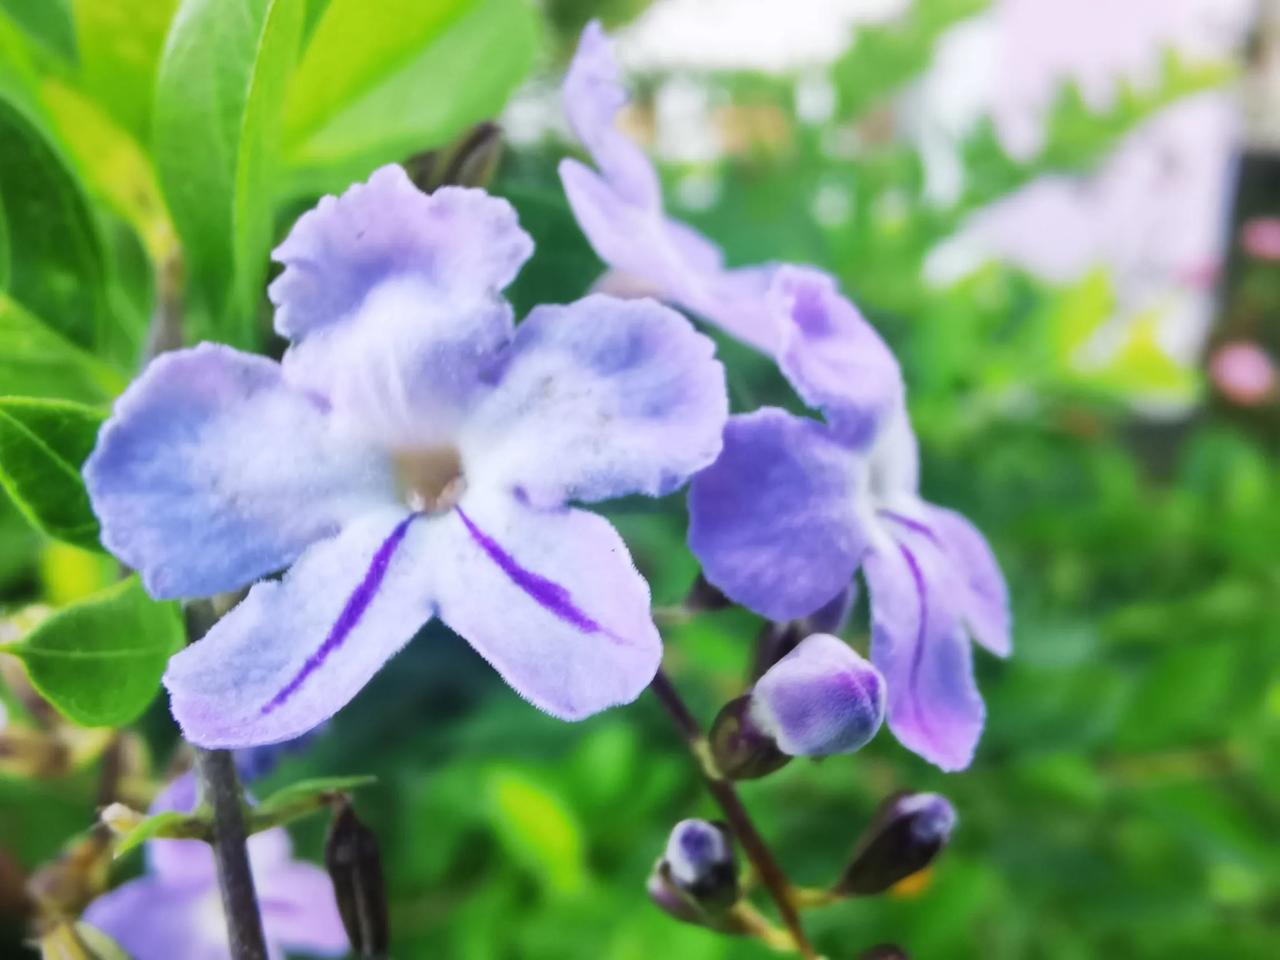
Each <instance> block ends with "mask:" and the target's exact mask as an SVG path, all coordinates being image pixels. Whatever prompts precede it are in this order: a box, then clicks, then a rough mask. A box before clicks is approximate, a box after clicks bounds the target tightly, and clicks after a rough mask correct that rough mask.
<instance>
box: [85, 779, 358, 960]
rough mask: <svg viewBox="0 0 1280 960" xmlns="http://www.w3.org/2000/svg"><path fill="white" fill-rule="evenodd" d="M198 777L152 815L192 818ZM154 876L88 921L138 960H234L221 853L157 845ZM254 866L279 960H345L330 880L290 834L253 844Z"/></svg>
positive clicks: (105, 899) (189, 843)
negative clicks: (298, 855) (296, 958)
mask: <svg viewBox="0 0 1280 960" xmlns="http://www.w3.org/2000/svg"><path fill="white" fill-rule="evenodd" d="M195 806H196V788H195V778H194V777H193V776H191V775H190V774H186V775H184V776H181V777H179V778H178V779H177V780H175V781H173V783H171V784H170V785H169V786H168V787H166V788H165V789H164V791H162V792H161V794H160V796H158V797H157V798H156V801H155V803H154V804H152V807H151V812H152V813H160V812H165V811H171V810H173V811H178V812H182V813H190V812H191V811H192V810H194V809H195ZM146 853H147V868H148V869H147V873H146V875H145V876H142V877H139V878H138V879H136V880H130V881H129V882H128V883H125V884H122V885H121V886H119V887H117V888H116V889H115V890H112V891H111V892H110V893H107V894H104V895H103V896H101V897H99V898H98V899H96V900H94V901H93V902H92V903H91V904H89V907H88V909H87V910H85V914H84V921H85V923H87V924H89V925H90V926H92V927H96V928H97V929H99V930H101V931H102V932H103V933H106V934H108V935H109V936H111V937H112V938H113V939H114V940H115V941H116V942H117V943H118V944H119V945H120V946H121V947H123V948H124V950H125V951H126V952H127V953H128V955H129V956H130V957H133V958H134V960H178V958H181V960H228V958H230V956H231V948H230V946H229V945H228V942H227V925H226V921H225V920H224V919H223V912H222V900H221V898H220V896H219V894H218V878H217V873H216V870H215V867H214V861H213V852H212V850H210V848H209V845H208V844H206V843H205V842H204V841H202V840H151V841H149V842H148V843H147V844H146ZM249 865H250V869H251V870H252V871H253V880H254V886H255V887H256V888H257V894H258V905H259V908H260V910H261V911H262V927H263V932H264V934H265V935H266V938H267V944H268V950H269V952H270V956H271V957H273V958H279V957H283V956H284V953H285V950H286V949H288V950H290V951H294V950H296V951H300V952H302V953H306V954H314V955H318V956H344V955H345V954H346V952H347V935H346V932H345V931H344V930H343V926H342V918H341V917H340V916H339V915H338V906H337V903H336V902H335V901H334V896H333V887H332V885H331V884H330V882H329V877H328V875H327V874H326V873H325V872H324V871H323V870H321V869H320V868H319V867H316V866H313V865H311V864H309V863H301V862H299V861H297V860H294V859H293V858H292V857H291V856H290V843H289V835H288V834H287V833H286V832H285V831H284V829H283V828H276V829H273V830H266V831H263V832H262V833H256V834H254V835H253V836H252V837H250V838H249Z"/></svg>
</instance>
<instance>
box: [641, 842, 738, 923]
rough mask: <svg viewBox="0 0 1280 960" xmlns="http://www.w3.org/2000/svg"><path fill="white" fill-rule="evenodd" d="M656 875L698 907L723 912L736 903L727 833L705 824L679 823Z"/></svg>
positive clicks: (734, 863)
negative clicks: (664, 879)
mask: <svg viewBox="0 0 1280 960" xmlns="http://www.w3.org/2000/svg"><path fill="white" fill-rule="evenodd" d="M659 872H661V873H662V874H663V876H664V877H665V878H666V879H667V880H668V881H669V882H670V883H671V885H672V886H674V887H675V888H676V889H677V890H679V891H680V892H681V893H683V894H685V895H686V896H687V897H688V898H689V899H690V900H692V901H693V902H694V903H696V904H697V905H698V906H700V907H702V908H704V909H708V910H716V909H724V908H726V907H729V906H732V905H733V904H734V903H735V902H737V899H738V865H737V861H736V859H735V858H734V855H733V838H732V837H731V836H730V835H729V831H728V830H727V829H726V828H725V827H723V826H721V825H720V824H717V823H711V822H709V821H707V820H681V821H680V822H679V823H677V824H676V825H675V827H674V828H673V829H672V831H671V837H670V838H669V839H668V840H667V850H666V854H665V855H664V856H663V859H662V863H661V864H660V866H659Z"/></svg>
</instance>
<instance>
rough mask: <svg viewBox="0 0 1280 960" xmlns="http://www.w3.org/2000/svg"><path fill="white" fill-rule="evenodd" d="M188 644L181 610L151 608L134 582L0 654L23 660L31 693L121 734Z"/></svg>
mask: <svg viewBox="0 0 1280 960" xmlns="http://www.w3.org/2000/svg"><path fill="white" fill-rule="evenodd" d="M185 637H186V631H185V629H184V627H183V622H182V614H181V612H180V611H179V608H178V605H177V604H176V603H159V602H157V601H155V600H152V599H151V598H150V597H148V596H147V594H146V592H145V591H144V590H143V589H142V584H141V583H140V582H139V581H138V578H137V577H130V578H129V579H128V580H125V581H122V582H121V583H118V584H116V585H115V586H113V587H110V588H108V589H107V590H104V591H102V592H101V593H99V594H96V595H94V596H92V597H89V598H88V599H86V600H83V601H81V602H80V603H77V604H73V605H72V606H69V607H64V608H63V609H61V610H59V611H57V612H56V613H54V614H52V615H51V616H49V617H48V618H46V619H45V620H43V621H41V622H40V623H39V624H38V625H37V626H36V627H35V628H34V629H33V630H31V632H29V633H28V634H26V636H24V637H22V638H21V639H20V640H17V641H15V642H13V643H10V644H6V645H5V646H4V647H0V650H3V651H4V652H5V653H11V654H13V655H15V656H17V657H19V658H21V660H22V661H23V662H24V663H25V664H26V667H27V675H28V676H29V677H30V679H31V683H32V685H33V686H34V687H35V688H36V689H37V690H39V691H40V694H41V695H42V696H43V697H44V698H45V699H46V700H48V701H49V702H50V703H51V704H53V706H54V707H56V708H57V709H58V711H59V712H61V713H62V714H63V715H65V716H66V717H68V718H69V719H70V720H72V721H74V722H75V723H78V724H81V725H82V726H86V727H118V726H123V725H125V724H127V723H131V722H133V721H134V720H136V719H137V718H138V716H139V715H140V714H141V713H142V711H144V710H145V709H146V708H147V706H148V705H149V704H150V703H151V701H152V700H153V699H154V698H155V695H156V693H157V692H158V691H159V689H160V677H161V676H162V675H163V673H164V668H165V665H166V664H167V663H168V662H169V657H171V656H172V655H173V654H174V653H176V652H177V651H178V650H180V649H181V648H182V645H183V641H184V639H185Z"/></svg>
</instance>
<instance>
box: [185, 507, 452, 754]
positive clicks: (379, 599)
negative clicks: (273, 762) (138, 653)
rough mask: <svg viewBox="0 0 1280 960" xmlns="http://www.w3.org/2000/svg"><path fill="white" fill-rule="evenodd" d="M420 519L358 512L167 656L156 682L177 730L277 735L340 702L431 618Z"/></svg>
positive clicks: (226, 738) (234, 736)
mask: <svg viewBox="0 0 1280 960" xmlns="http://www.w3.org/2000/svg"><path fill="white" fill-rule="evenodd" d="M415 519H418V522H417V523H415V522H414V520H415ZM429 525H430V524H429V521H427V520H425V519H420V518H418V517H417V515H416V514H414V515H406V514H405V512H404V511H403V510H394V509H390V508H388V509H386V510H382V511H379V512H376V513H373V514H370V515H368V516H366V517H362V518H361V519H360V520H358V521H356V522H354V523H352V524H350V525H349V526H348V527H347V528H346V529H344V530H343V531H342V533H341V534H339V535H338V536H336V537H334V538H333V539H331V540H326V541H324V542H322V543H318V544H316V545H315V546H313V547H312V548H311V549H309V550H308V551H307V552H306V553H305V554H303V555H302V557H301V559H299V560H298V562H297V563H296V564H295V565H294V566H293V568H292V569H291V570H290V571H289V572H288V573H287V574H285V576H284V579H283V580H279V581H267V582H263V583H259V584H257V585H256V586H255V587H254V588H253V589H252V590H250V591H249V595H248V596H247V597H246V598H245V599H244V600H243V601H242V602H241V603H240V605H239V606H237V607H236V608H235V609H234V610H232V611H231V612H230V613H229V614H227V616H225V617H223V618H222V619H221V620H220V621H218V623H217V624H216V625H215V626H214V627H213V629H212V630H210V631H209V633H208V634H207V635H206V636H205V637H204V639H202V640H200V641H199V642H197V643H195V644H193V645H192V646H190V647H188V648H187V649H186V650H184V651H182V652H181V653H179V654H177V655H176V656H175V657H174V658H173V659H172V660H170V661H169V668H168V670H167V672H166V673H165V677H164V683H165V686H166V687H168V689H169V694H170V697H171V706H172V709H173V715H174V717H175V718H177V721H178V724H179V725H180V726H181V727H182V730H183V734H184V735H185V736H186V738H187V739H188V740H190V741H191V742H193V743H196V744H199V745H201V746H205V747H246V746H256V745H258V744H262V743H275V742H278V741H281V740H288V739H291V738H293V737H296V736H298V735H299V734H301V733H303V732H305V731H307V730H309V729H311V728H312V727H314V726H316V725H317V724H318V723H320V722H321V721H323V720H327V719H328V718H329V717H331V716H332V715H333V714H334V713H336V712H337V711H338V710H339V709H341V708H342V707H343V706H344V705H346V703H347V702H348V701H349V700H350V699H351V698H352V697H354V696H355V695H356V694H357V693H358V692H359V691H360V689H361V688H362V687H364V685H365V684H366V683H368V682H369V679H370V678H371V677H372V676H373V675H374V674H375V673H376V672H377V671H378V669H379V668H380V667H381V666H382V665H383V663H385V662H386V661H387V660H388V659H389V658H390V657H391V656H392V655H393V654H395V653H396V652H397V651H398V650H400V648H401V647H403V646H404V645H405V644H406V643H407V642H408V641H409V640H410V639H411V638H412V637H413V635H414V633H416V632H417V630H418V628H419V627H421V626H422V625H423V624H424V623H425V622H426V621H427V620H428V619H429V618H430V617H431V611H432V605H431V598H430V585H429V580H428V578H427V576H426V575H425V572H424V570H423V568H422V565H421V559H422V549H423V546H424V545H425V543H426V542H427V540H428V539H429V538H428V536H427V533H426V528H427V527H428V526H429Z"/></svg>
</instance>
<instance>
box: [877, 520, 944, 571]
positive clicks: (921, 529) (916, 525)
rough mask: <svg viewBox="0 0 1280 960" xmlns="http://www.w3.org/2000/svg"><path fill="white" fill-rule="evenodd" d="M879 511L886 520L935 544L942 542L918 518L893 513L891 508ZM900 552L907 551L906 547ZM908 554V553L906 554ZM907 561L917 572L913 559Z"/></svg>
mask: <svg viewBox="0 0 1280 960" xmlns="http://www.w3.org/2000/svg"><path fill="white" fill-rule="evenodd" d="M879 513H880V516H882V517H884V518H885V519H886V520H890V521H892V522H893V523H896V524H897V525H898V526H900V527H906V528H907V529H908V530H911V531H914V532H915V533H918V534H920V536H922V537H924V538H925V539H926V540H928V541H929V542H930V543H932V544H934V545H935V546H938V547H941V546H942V542H941V541H940V540H939V539H938V535H937V534H936V533H934V532H933V529H932V528H931V527H928V526H926V525H925V524H923V523H921V522H920V521H919V520H912V519H911V518H910V517H904V516H903V515H902V514H900V513H894V512H893V511H892V510H881V511H879ZM902 552H903V553H907V548H906V547H903V548H902ZM908 556H910V555H909V554H908ZM908 562H911V563H912V569H913V570H916V571H917V572H918V568H917V567H916V566H915V565H914V561H913V560H909V561H908Z"/></svg>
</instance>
